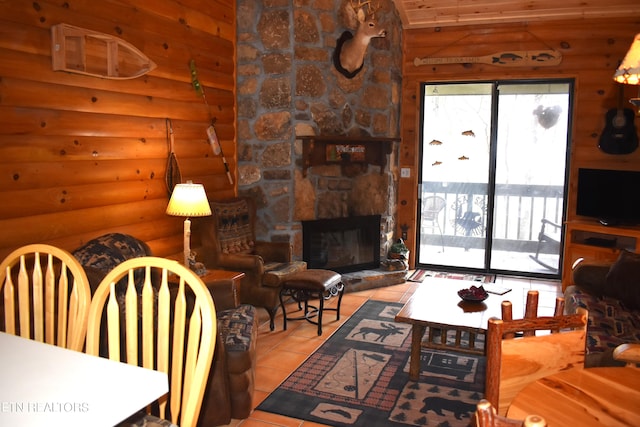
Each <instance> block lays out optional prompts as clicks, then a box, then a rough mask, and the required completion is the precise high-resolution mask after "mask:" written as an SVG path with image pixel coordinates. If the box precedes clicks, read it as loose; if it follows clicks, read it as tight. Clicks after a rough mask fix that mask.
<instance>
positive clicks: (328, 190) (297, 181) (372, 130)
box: [236, 0, 402, 259]
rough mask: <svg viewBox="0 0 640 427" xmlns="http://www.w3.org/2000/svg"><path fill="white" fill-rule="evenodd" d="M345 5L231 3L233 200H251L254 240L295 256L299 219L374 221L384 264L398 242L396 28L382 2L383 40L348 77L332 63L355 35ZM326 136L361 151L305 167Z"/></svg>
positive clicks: (332, 0) (328, 1) (321, 155)
mask: <svg viewBox="0 0 640 427" xmlns="http://www.w3.org/2000/svg"><path fill="white" fill-rule="evenodd" d="M348 4H349V0H322V1H314V2H293V1H291V0H284V1H276V2H255V1H253V0H238V2H237V21H236V23H237V39H238V42H237V58H236V61H237V97H238V98H237V108H238V109H237V135H236V137H237V141H238V149H237V156H238V193H239V194H240V195H243V196H249V197H252V198H253V199H254V200H255V201H256V206H257V207H258V221H257V223H256V234H257V235H258V236H259V237H260V238H261V239H263V240H271V241H285V242H290V243H291V244H292V245H293V249H294V257H295V258H296V259H302V257H303V254H302V252H303V236H302V234H303V233H302V227H303V226H302V222H303V221H313V220H320V219H334V218H348V217H354V216H368V215H379V216H380V228H379V230H380V231H379V236H380V256H381V259H383V258H386V253H387V251H388V248H389V246H390V244H392V243H393V240H394V237H397V236H394V231H395V226H396V224H395V219H394V217H395V214H396V202H397V201H396V188H397V184H398V179H399V176H398V175H399V171H398V168H397V165H398V157H399V155H400V153H399V146H400V143H399V139H398V138H396V139H393V140H392V141H390V140H391V139H392V138H393V137H397V135H399V133H400V132H399V116H400V93H401V83H402V81H401V80H402V79H401V75H402V73H401V68H402V67H401V65H402V40H401V37H402V32H401V30H400V29H401V21H400V18H399V16H398V14H397V11H396V9H395V6H394V4H393V2H392V1H391V0H381V1H380V2H379V6H380V9H379V14H380V17H381V18H383V21H384V23H385V26H386V28H387V36H386V37H384V38H376V39H373V40H372V41H371V43H370V45H369V46H368V48H367V53H366V56H365V63H364V66H363V69H362V71H361V72H360V73H358V75H357V76H355V77H353V78H347V77H345V76H343V75H342V74H341V73H340V72H338V71H337V70H336V69H335V67H334V66H333V64H332V61H331V57H332V54H333V52H334V48H335V46H336V40H338V38H339V37H340V36H341V34H342V33H343V32H344V31H345V30H351V31H353V30H354V28H351V27H349V22H348V21H347V20H346V19H345V16H344V14H343V13H342V12H341V11H342V10H343V8H344V7H345V6H346V5H348ZM328 135H340V137H341V138H347V139H350V138H352V139H355V141H353V140H352V141H350V142H354V143H355V144H356V145H361V146H365V148H364V153H365V154H361V153H363V151H362V147H356V148H354V149H353V150H351V151H349V150H346V151H338V150H336V154H337V157H335V159H334V160H336V161H329V162H326V161H321V162H319V161H316V160H318V159H323V160H326V159H327V152H326V151H324V150H320V151H318V152H315V154H314V155H313V156H316V157H314V158H313V159H314V160H311V158H310V157H309V156H308V155H307V154H308V152H307V151H305V150H306V149H308V148H309V146H308V144H307V142H308V141H309V138H310V137H313V138H316V137H325V136H328ZM305 141H307V142H305ZM305 145H306V148H305ZM376 146H380V147H382V148H383V150H378V148H373V147H376ZM362 155H364V157H365V160H366V161H360V160H362V158H361V157H359V156H362ZM369 156H371V157H369ZM347 157H349V158H347Z"/></svg>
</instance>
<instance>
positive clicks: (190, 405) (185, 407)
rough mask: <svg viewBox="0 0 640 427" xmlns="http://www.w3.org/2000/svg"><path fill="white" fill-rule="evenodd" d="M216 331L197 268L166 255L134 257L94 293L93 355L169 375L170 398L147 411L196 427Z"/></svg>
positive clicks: (90, 347)
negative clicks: (105, 356) (189, 267)
mask: <svg viewBox="0 0 640 427" xmlns="http://www.w3.org/2000/svg"><path fill="white" fill-rule="evenodd" d="M140 273H142V275H141V274H140ZM123 278H124V281H123V282H121V279H123ZM216 330H217V324H216V311H215V306H214V303H213V299H212V297H211V294H210V293H209V290H208V289H207V287H206V286H205V284H204V283H203V282H202V280H201V279H200V278H199V277H198V276H197V275H196V274H195V273H194V272H193V271H191V270H189V269H187V268H186V267H184V266H183V265H181V264H179V263H178V262H176V261H172V260H168V259H164V258H157V257H139V258H132V259H129V260H127V261H124V262H123V263H121V264H119V265H118V266H116V267H115V268H114V269H113V270H112V271H111V272H109V273H108V274H107V275H106V276H105V277H104V279H103V280H102V282H100V285H99V286H98V288H97V289H96V291H95V292H94V296H93V299H92V301H91V306H90V308H89V323H88V329H87V352H88V353H89V354H93V355H101V353H102V355H105V353H106V354H107V355H108V358H109V359H112V360H116V361H123V362H126V363H129V364H132V365H137V366H142V367H144V368H148V369H155V370H158V371H162V372H165V373H167V376H168V379H169V393H168V396H164V397H162V398H160V399H159V401H158V402H157V404H154V405H150V407H149V408H147V413H149V414H152V415H154V416H157V417H159V418H162V419H164V420H169V421H171V422H172V423H174V424H177V425H180V427H194V426H195V425H196V422H197V420H198V415H199V413H200V408H201V406H202V399H203V396H204V391H205V387H206V384H207V379H208V377H209V370H210V367H211V362H212V359H213V352H214V348H215V343H216V339H215V337H216V334H217V332H216ZM103 335H106V336H103Z"/></svg>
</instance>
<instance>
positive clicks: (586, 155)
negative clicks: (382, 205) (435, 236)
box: [396, 16, 640, 265]
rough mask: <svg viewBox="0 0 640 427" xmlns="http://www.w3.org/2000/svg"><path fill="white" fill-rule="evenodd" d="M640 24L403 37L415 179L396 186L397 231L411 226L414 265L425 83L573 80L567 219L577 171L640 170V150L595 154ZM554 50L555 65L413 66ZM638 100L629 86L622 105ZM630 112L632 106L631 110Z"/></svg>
mask: <svg viewBox="0 0 640 427" xmlns="http://www.w3.org/2000/svg"><path fill="white" fill-rule="evenodd" d="M638 32H640V19H639V18H638V17H637V16H636V17H628V18H618V19H580V20H572V21H560V20H556V21H548V22H536V23H522V24H502V25H483V26H465V27H463V26H459V27H441V28H429V29H415V30H405V31H404V32H403V71H402V76H403V83H402V85H403V89H402V115H401V117H402V118H401V138H402V145H401V148H400V154H399V157H400V158H399V161H400V167H404V168H411V177H410V178H401V179H400V183H399V188H398V198H399V200H398V218H397V220H396V224H397V225H398V229H397V230H396V233H397V234H398V235H400V233H401V230H400V226H402V225H408V226H409V229H408V241H407V242H406V244H407V246H408V247H409V249H410V250H411V255H412V259H411V265H415V264H414V262H415V260H414V259H413V255H414V254H415V253H416V251H415V244H416V242H415V235H416V233H415V230H416V212H417V200H416V194H417V184H418V182H417V181H418V164H419V154H420V150H419V125H420V118H419V113H420V99H419V98H420V84H421V82H443V81H479V80H483V81H487V80H492V79H511V78H513V79H528V78H572V79H574V81H575V87H574V90H575V94H574V107H573V128H572V135H571V137H572V140H571V153H570V177H569V185H570V187H569V201H568V207H567V209H568V211H567V219H568V220H573V219H575V217H576V214H575V202H576V200H575V190H576V173H577V169H578V168H580V167H599V168H608V167H611V168H618V169H621V168H627V169H635V170H640V150H637V151H635V152H633V153H631V154H628V155H608V154H605V153H603V152H602V151H600V150H599V148H598V139H599V136H600V133H601V132H602V130H603V128H604V126H605V120H604V119H605V114H606V112H607V110H608V109H610V108H614V107H616V106H617V94H618V88H617V87H616V85H615V84H614V82H613V80H612V76H613V73H614V71H615V69H616V68H617V66H618V64H619V62H620V61H621V60H622V58H623V57H624V55H625V54H626V52H627V50H628V49H629V47H630V46H631V42H632V41H633V38H634V36H635V34H636V33H638ZM532 49H556V50H558V51H560V52H561V53H562V55H563V60H562V62H561V64H559V65H558V66H553V67H522V68H515V67H509V68H506V67H498V66H493V65H486V64H443V65H422V66H415V65H414V64H413V60H414V58H416V57H419V58H422V57H428V56H438V57H450V56H482V55H489V54H492V53H494V52H500V51H509V50H532ZM633 97H638V89H637V86H627V87H625V101H624V104H625V107H626V108H633V106H632V105H631V104H627V100H628V99H629V98H633ZM627 106H628V107H627Z"/></svg>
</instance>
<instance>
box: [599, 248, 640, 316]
mask: <svg viewBox="0 0 640 427" xmlns="http://www.w3.org/2000/svg"><path fill="white" fill-rule="evenodd" d="M604 293H605V294H606V295H608V296H611V297H613V298H616V299H618V300H619V301H620V302H621V303H622V304H623V305H624V306H625V307H627V308H629V309H632V310H640V254H636V253H633V252H629V251H627V250H622V251H621V252H620V255H619V256H618V259H617V260H616V261H615V262H614V263H613V264H612V265H611V268H610V269H609V273H607V278H606V287H605V289H604Z"/></svg>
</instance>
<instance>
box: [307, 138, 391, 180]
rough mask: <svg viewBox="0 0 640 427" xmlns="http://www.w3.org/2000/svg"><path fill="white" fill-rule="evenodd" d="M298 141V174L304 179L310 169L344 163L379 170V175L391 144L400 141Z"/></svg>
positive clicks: (377, 139)
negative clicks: (366, 165)
mask: <svg viewBox="0 0 640 427" xmlns="http://www.w3.org/2000/svg"><path fill="white" fill-rule="evenodd" d="M298 138H299V139H301V140H302V158H303V162H304V163H303V167H302V174H303V175H304V176H307V169H308V168H309V167H311V166H316V165H326V164H344V163H367V164H372V165H377V166H380V173H383V171H384V167H385V165H386V164H387V155H389V154H391V152H392V149H393V143H394V142H396V141H400V138H387V137H349V136H341V135H332V136H299V137H298Z"/></svg>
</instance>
